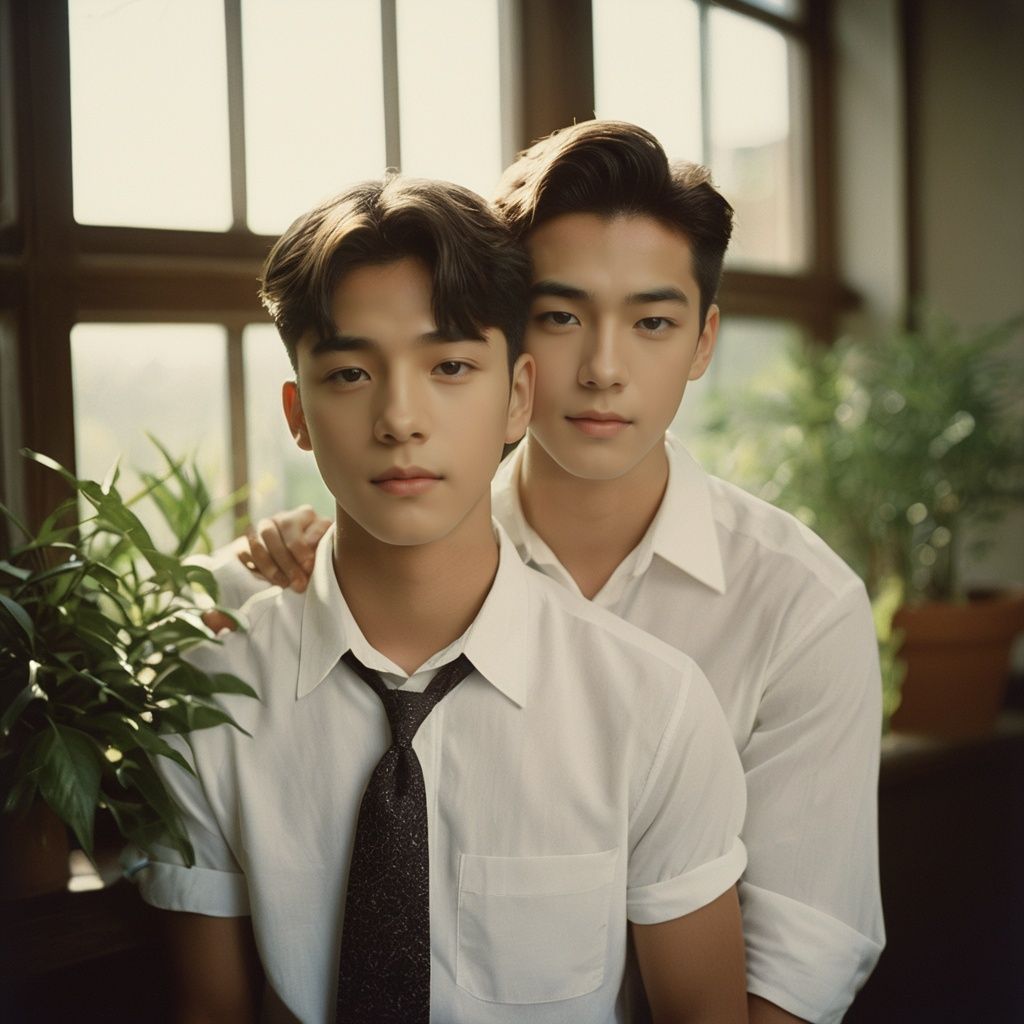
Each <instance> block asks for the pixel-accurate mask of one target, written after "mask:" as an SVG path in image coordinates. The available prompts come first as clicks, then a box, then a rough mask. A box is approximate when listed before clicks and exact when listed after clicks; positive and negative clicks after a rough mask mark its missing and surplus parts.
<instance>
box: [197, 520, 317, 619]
mask: <svg viewBox="0 0 1024 1024" xmlns="http://www.w3.org/2000/svg"><path fill="white" fill-rule="evenodd" d="M331 522H332V521H331V520H330V519H326V518H325V517H323V516H321V515H319V514H318V513H317V512H316V510H315V509H314V508H313V506H312V505H298V506H297V507H295V508H292V509H288V510H286V511H284V512H277V513H275V514H274V515H272V516H268V517H266V518H265V519H260V520H259V521H258V522H257V523H256V524H255V525H251V526H250V527H249V528H248V529H247V530H246V532H245V536H243V537H239V538H237V540H235V541H233V542H232V543H231V550H232V551H233V553H234V555H235V557H236V558H237V559H238V560H239V561H240V562H241V563H242V565H244V566H245V567H246V569H248V570H249V572H251V573H252V574H253V575H254V576H256V577H258V578H259V579H262V580H266V582H267V583H270V584H273V585H274V586H278V587H284V588H289V587H290V588H291V589H292V590H295V591H297V592H298V593H300V594H301V593H302V592H303V591H304V590H305V589H306V587H307V586H308V585H309V577H310V574H311V573H312V571H313V560H314V558H315V556H316V549H317V545H318V544H319V543H320V541H321V540H322V539H323V536H324V534H325V533H326V532H327V530H328V528H329V527H330V525H331ZM203 622H204V623H205V624H206V626H207V627H208V628H209V629H212V630H213V631H214V632H217V633H219V632H220V631H221V630H223V629H234V628H235V624H234V623H233V622H232V621H231V619H229V618H228V616H226V615H224V614H223V613H221V612H217V611H210V612H207V613H206V614H205V615H204V616H203Z"/></svg>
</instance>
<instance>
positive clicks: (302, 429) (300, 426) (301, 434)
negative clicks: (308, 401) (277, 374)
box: [281, 380, 313, 452]
mask: <svg viewBox="0 0 1024 1024" xmlns="http://www.w3.org/2000/svg"><path fill="white" fill-rule="evenodd" d="M281 402H282V404H283V405H284V418H285V419H286V420H287V421H288V429H289V430H290V431H291V432H292V437H294V438H295V443H296V444H297V445H298V446H299V447H300V448H301V449H302V450H303V451H306V452H310V451H312V450H313V445H312V444H311V443H310V440H309V429H308V428H307V426H306V414H305V413H304V412H303V411H302V397H301V396H300V395H299V385H298V384H297V383H296V382H295V381H293V380H286V381H285V382H284V384H283V385H282V386H281Z"/></svg>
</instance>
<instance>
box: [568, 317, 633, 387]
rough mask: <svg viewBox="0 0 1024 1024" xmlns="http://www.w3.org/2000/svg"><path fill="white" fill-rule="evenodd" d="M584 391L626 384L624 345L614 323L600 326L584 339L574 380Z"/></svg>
mask: <svg viewBox="0 0 1024 1024" xmlns="http://www.w3.org/2000/svg"><path fill="white" fill-rule="evenodd" d="M577 379H578V381H579V383H580V384H581V385H582V386H583V387H585V388H591V389H594V390H604V389H607V388H620V389H621V388H623V387H625V385H626V384H628V383H629V371H628V368H627V365H626V358H625V351H624V342H622V341H621V340H620V339H619V338H618V332H617V331H616V329H615V325H614V324H605V325H600V326H599V327H598V329H597V330H596V331H595V332H594V333H593V335H592V336H591V337H590V338H589V339H588V340H587V345H586V348H585V349H584V352H583V358H582V359H581V360H580V369H579V374H578V377H577Z"/></svg>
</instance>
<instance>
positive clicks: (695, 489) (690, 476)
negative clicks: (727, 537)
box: [651, 434, 725, 594]
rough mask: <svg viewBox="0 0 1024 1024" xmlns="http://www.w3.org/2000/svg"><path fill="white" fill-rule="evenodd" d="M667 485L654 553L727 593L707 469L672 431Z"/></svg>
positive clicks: (667, 439) (656, 522)
mask: <svg viewBox="0 0 1024 1024" xmlns="http://www.w3.org/2000/svg"><path fill="white" fill-rule="evenodd" d="M665 450H666V453H667V454H668V487H666V488H665V497H664V498H662V500H661V507H660V508H659V509H658V513H657V515H656V516H655V517H654V522H652V523H651V532H652V533H653V538H654V553H655V554H656V555H658V556H659V557H660V558H663V559H665V561H666V562H669V563H670V564H672V565H674V566H675V567H676V568H677V569H681V570H682V571H683V572H685V573H686V574H687V575H689V576H692V577H693V578H694V579H696V580H699V581H700V582H701V583H703V584H704V585H705V586H708V587H710V588H711V589H712V590H714V591H717V592H718V593H719V594H724V593H725V570H724V569H723V567H722V552H721V549H720V548H719V546H718V527H717V524H716V523H715V515H714V509H713V507H712V503H711V486H710V483H709V481H708V476H707V473H705V472H704V470H703V469H701V467H700V466H699V465H698V463H697V461H696V460H695V459H694V457H693V456H692V455H691V454H690V453H689V452H688V451H687V450H686V448H685V447H683V443H682V441H680V440H679V439H678V438H677V437H674V436H673V435H672V434H666V435H665Z"/></svg>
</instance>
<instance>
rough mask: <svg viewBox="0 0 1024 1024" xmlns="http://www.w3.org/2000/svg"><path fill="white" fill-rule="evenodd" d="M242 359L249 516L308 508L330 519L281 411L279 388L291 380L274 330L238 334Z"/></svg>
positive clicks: (311, 467)
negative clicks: (306, 505) (294, 508)
mask: <svg viewBox="0 0 1024 1024" xmlns="http://www.w3.org/2000/svg"><path fill="white" fill-rule="evenodd" d="M242 351H243V353H244V359H245V425H246V436H247V438H248V446H249V515H250V518H251V519H252V520H253V522H255V521H256V520H258V519H259V518H260V517H262V516H267V515H270V514H272V513H274V512H280V511H281V510H282V509H285V508H292V507H293V506H295V505H304V504H307V503H308V504H310V505H312V506H313V507H314V508H315V509H316V510H317V511H318V512H320V513H321V514H322V515H325V516H330V517H331V518H332V519H333V518H334V499H333V498H332V497H331V495H330V493H329V492H328V490H327V488H326V487H325V486H324V484H323V481H322V480H321V479H320V473H319V471H318V470H317V468H316V462H315V461H314V460H313V455H312V453H311V452H304V451H302V450H301V449H300V448H299V447H298V446H297V445H296V444H295V441H294V440H293V439H292V436H291V434H290V432H289V430H288V424H287V422H286V421H285V418H284V411H283V410H282V407H281V385H282V384H283V383H284V382H285V381H286V380H292V379H294V377H295V374H294V372H293V371H292V367H291V363H289V362H288V354H287V352H286V351H285V347H284V345H283V344H282V343H281V339H280V338H279V337H278V334H277V330H276V329H275V328H274V327H271V326H269V325H264V324H254V325H252V326H250V327H246V328H245V330H244V331H243V332H242Z"/></svg>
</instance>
